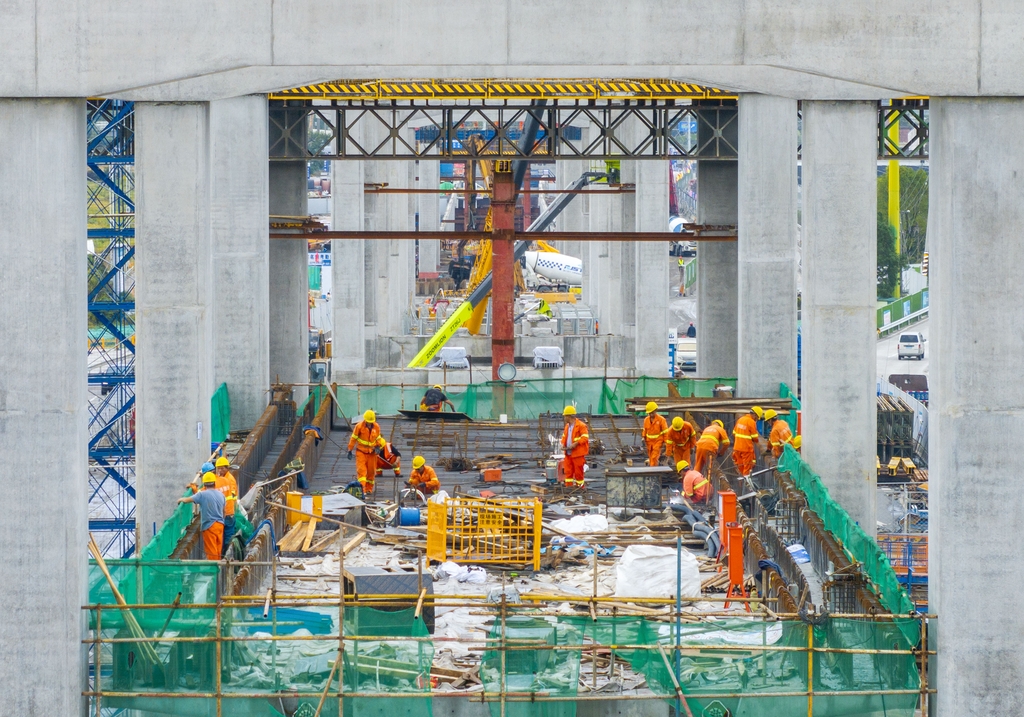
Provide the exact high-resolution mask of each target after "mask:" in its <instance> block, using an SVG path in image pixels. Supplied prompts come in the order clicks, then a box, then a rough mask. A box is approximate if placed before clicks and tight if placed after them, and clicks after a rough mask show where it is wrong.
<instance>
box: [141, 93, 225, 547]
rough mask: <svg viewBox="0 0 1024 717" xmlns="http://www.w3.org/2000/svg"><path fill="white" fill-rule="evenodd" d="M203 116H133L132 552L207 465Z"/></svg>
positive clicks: (206, 121) (165, 109)
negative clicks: (134, 544)
mask: <svg viewBox="0 0 1024 717" xmlns="http://www.w3.org/2000/svg"><path fill="white" fill-rule="evenodd" d="M209 131H210V107H209V104H207V103H203V102H191V103H180V104H171V103H139V104H137V105H136V106H135V168H136V169H135V196H136V215H135V296H136V299H135V330H136V334H137V336H138V340H137V341H136V344H135V401H136V412H135V416H136V433H135V451H136V453H135V460H136V475H137V477H138V485H137V491H138V496H137V499H136V521H137V525H138V530H137V532H138V540H139V543H138V544H139V547H140V548H141V547H142V546H144V545H146V543H148V542H149V540H150V538H152V536H153V534H154V526H157V527H159V526H160V525H161V524H162V523H163V522H164V520H166V519H167V517H168V516H170V514H171V513H172V512H173V511H174V508H175V502H176V501H177V499H178V498H179V497H180V496H181V495H182V494H183V491H184V487H185V483H186V482H188V481H189V480H191V479H192V477H193V476H194V475H195V473H196V471H198V470H199V466H200V465H202V463H203V461H204V460H206V458H207V457H208V456H209V455H210V395H211V394H212V392H213V386H212V383H213V341H212V339H213V332H212V327H213V316H212V311H211V308H212V302H213V289H212V286H213V272H212V266H213V262H212V254H211V247H210V136H209Z"/></svg>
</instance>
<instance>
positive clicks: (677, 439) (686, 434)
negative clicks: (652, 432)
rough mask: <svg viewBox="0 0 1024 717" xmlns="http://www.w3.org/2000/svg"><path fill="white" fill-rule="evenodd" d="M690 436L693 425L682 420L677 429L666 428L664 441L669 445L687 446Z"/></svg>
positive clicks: (691, 436)
mask: <svg viewBox="0 0 1024 717" xmlns="http://www.w3.org/2000/svg"><path fill="white" fill-rule="evenodd" d="M692 438H693V426H691V425H690V424H689V423H687V422H686V421H683V427H682V428H680V429H679V430H678V431H677V430H676V429H674V428H669V429H668V433H666V434H665V443H666V445H669V446H688V445H690V440H691V439H692Z"/></svg>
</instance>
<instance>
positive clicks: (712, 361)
mask: <svg viewBox="0 0 1024 717" xmlns="http://www.w3.org/2000/svg"><path fill="white" fill-rule="evenodd" d="M741 151H742V150H741ZM738 184H739V175H738V171H737V167H736V162H712V161H707V160H705V161H701V162H698V164H697V223H698V224H736V221H737V212H738V210H737V204H738V189H737V187H738ZM737 256H738V254H737V247H736V242H709V241H702V242H697V326H696V328H697V375H698V376H699V377H701V378H717V377H722V378H727V377H728V378H732V377H734V376H736V373H737V354H738V347H737V333H738V319H737V314H738V312H739V306H738V292H737V288H736V284H737V277H738V270H737Z"/></svg>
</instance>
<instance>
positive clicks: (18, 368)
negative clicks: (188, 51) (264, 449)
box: [0, 100, 209, 715]
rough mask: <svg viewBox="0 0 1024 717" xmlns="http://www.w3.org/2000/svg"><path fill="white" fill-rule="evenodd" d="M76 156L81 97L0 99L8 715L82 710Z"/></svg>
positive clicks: (81, 241)
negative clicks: (7, 508) (8, 514)
mask: <svg viewBox="0 0 1024 717" xmlns="http://www.w3.org/2000/svg"><path fill="white" fill-rule="evenodd" d="M85 155H86V139H85V102H84V101H83V100H0V216H2V217H3V221H2V222H0V257H3V260H2V261H0V287H3V309H2V310H0V333H2V335H3V337H4V338H3V341H0V365H3V367H4V370H3V371H2V372H0V465H2V466H3V468H2V469H0V472H2V473H3V476H4V478H5V480H4V481H3V483H4V486H5V487H6V490H7V491H8V494H9V497H10V498H11V500H12V506H13V505H15V504H17V506H18V507H17V508H16V509H15V512H14V513H13V514H12V515H11V517H10V518H9V519H5V520H0V541H2V542H3V545H4V550H3V551H0V575H3V582H4V586H3V591H2V592H0V611H2V613H3V618H2V619H0V645H2V646H3V658H2V659H0V684H2V685H3V686H4V689H3V693H4V695H3V707H2V708H0V712H2V713H4V714H11V715H79V714H83V713H84V710H85V700H84V698H83V697H82V690H83V689H85V686H86V662H85V654H86V650H85V646H84V645H82V643H81V641H82V638H83V637H85V613H84V612H83V611H82V609H81V606H82V605H84V604H86V601H87V593H86V589H87V588H86V556H87V552H86V548H85V544H86V516H87V508H88V496H87V495H86V486H87V485H88V478H87V459H86V450H87V446H88V443H89V432H88V428H87V423H88V409H87V406H88V396H87V393H86V352H85V351H84V348H85V337H86V326H87V323H86V295H87V293H88V289H87V282H86V254H85V241H86V239H85V229H86V220H85V207H86V184H85V177H86V169H85ZM54 167H58V168H59V171H54ZM207 405H209V402H207ZM17 496H21V497H20V498H18V497H17ZM31 496H35V497H31Z"/></svg>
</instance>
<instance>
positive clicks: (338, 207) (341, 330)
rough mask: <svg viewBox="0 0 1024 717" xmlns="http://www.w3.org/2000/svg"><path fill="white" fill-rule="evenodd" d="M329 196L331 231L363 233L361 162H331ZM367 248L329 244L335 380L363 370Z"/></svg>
mask: <svg viewBox="0 0 1024 717" xmlns="http://www.w3.org/2000/svg"><path fill="white" fill-rule="evenodd" d="M433 164H434V165H435V166H437V163H436V162H434V163H433ZM331 194H332V195H333V197H334V205H333V214H332V215H331V228H332V229H337V230H352V231H362V230H363V162H332V163H331ZM366 244H367V241H366V240H365V239H334V240H333V241H331V273H332V275H333V276H332V287H333V288H332V293H331V309H332V311H333V313H334V317H333V319H332V321H331V323H332V325H333V327H334V328H333V330H332V337H331V370H332V371H333V372H334V375H335V376H336V377H337V376H338V374H339V372H343V371H359V370H361V369H362V368H364V367H365V366H366V333H365V325H366V307H365V297H366V293H365V290H366ZM341 378H343V377H338V378H337V379H336V380H339V379H341Z"/></svg>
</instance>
